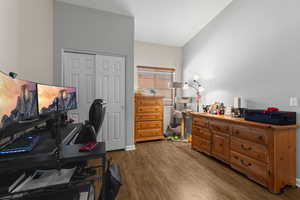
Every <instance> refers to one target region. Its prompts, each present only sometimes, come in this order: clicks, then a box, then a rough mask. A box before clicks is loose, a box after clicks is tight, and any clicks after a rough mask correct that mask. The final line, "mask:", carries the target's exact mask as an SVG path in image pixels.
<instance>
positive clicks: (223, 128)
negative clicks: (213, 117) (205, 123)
mask: <svg viewBox="0 0 300 200" xmlns="http://www.w3.org/2000/svg"><path fill="white" fill-rule="evenodd" d="M210 128H211V130H213V131H217V132H222V133H228V134H230V124H229V123H224V122H219V121H212V122H210Z"/></svg>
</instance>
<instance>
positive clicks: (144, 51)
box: [134, 41, 183, 88]
mask: <svg viewBox="0 0 300 200" xmlns="http://www.w3.org/2000/svg"><path fill="white" fill-rule="evenodd" d="M182 53H183V52H182V48H181V47H171V46H165V45H159V44H152V43H147V42H141V41H135V43H134V66H135V71H134V74H135V76H134V83H135V84H134V85H135V88H137V74H136V66H139V65H141V66H153V67H168V68H176V80H177V81H181V80H182V73H181V72H182Z"/></svg>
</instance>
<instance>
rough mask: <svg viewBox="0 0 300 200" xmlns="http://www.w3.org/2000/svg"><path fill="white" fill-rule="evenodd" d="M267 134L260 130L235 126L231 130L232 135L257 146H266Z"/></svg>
mask: <svg viewBox="0 0 300 200" xmlns="http://www.w3.org/2000/svg"><path fill="white" fill-rule="evenodd" d="M267 134H268V132H267V131H266V130H265V129H262V128H254V127H246V126H239V125H235V126H233V128H232V135H233V136H235V137H239V138H242V139H247V140H250V141H252V142H255V143H259V144H267V143H268V141H267V138H268V137H267Z"/></svg>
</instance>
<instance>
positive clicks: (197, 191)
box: [110, 141, 300, 200]
mask: <svg viewBox="0 0 300 200" xmlns="http://www.w3.org/2000/svg"><path fill="white" fill-rule="evenodd" d="M136 148H137V149H136V150H135V151H117V152H112V153H110V156H111V157H112V158H113V161H114V162H116V163H118V164H120V166H121V169H122V175H123V186H122V187H121V190H120V193H119V196H118V200H269V199H270V200H271V199H272V200H299V199H300V189H288V190H287V191H286V192H285V193H284V194H282V195H274V194H271V193H270V192H268V191H267V190H266V189H265V188H263V187H261V186H260V185H258V184H256V183H254V182H252V181H250V180H249V179H247V178H245V177H244V176H243V175H241V174H239V173H237V172H235V171H233V170H232V169H231V168H229V167H228V166H227V165H224V164H222V163H220V162H218V161H217V160H214V159H212V158H210V157H208V156H206V155H204V154H201V153H198V152H196V151H194V150H192V149H191V147H190V144H186V143H179V142H170V141H159V142H148V143H142V144H137V145H136Z"/></svg>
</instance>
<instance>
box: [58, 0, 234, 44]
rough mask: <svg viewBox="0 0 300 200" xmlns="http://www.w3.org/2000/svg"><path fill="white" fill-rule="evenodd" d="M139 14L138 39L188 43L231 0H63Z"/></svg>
mask: <svg viewBox="0 0 300 200" xmlns="http://www.w3.org/2000/svg"><path fill="white" fill-rule="evenodd" d="M59 1H63V2H66V3H71V4H75V5H80V6H85V7H90V8H96V9H99V10H104V11H110V12H113V13H117V14H122V15H129V16H133V17H134V18H135V39H136V40H139V41H145V42H151V43H157V44H164V45H169V46H180V47H181V46H184V44H186V43H187V42H188V41H189V40H190V39H191V38H193V37H194V36H195V35H196V34H197V33H198V32H199V31H200V30H201V29H202V28H203V27H205V26H206V25H207V24H208V23H209V22H210V21H211V20H212V19H213V18H214V17H216V16H217V15H218V14H219V13H220V12H221V11H222V10H223V9H224V8H226V6H227V5H229V4H230V3H231V0H59Z"/></svg>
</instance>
